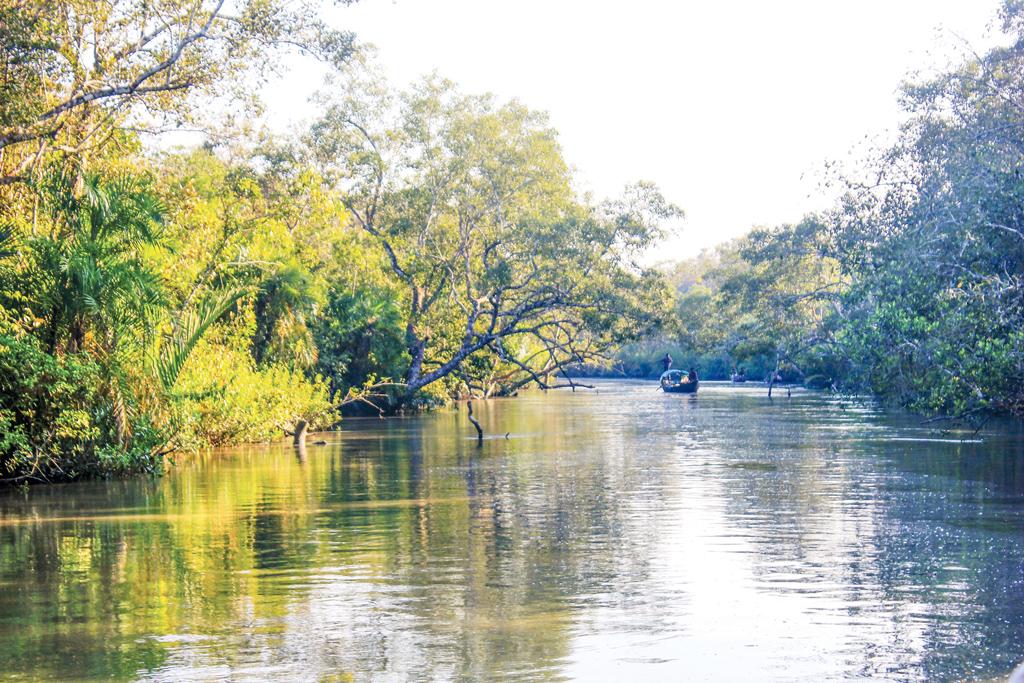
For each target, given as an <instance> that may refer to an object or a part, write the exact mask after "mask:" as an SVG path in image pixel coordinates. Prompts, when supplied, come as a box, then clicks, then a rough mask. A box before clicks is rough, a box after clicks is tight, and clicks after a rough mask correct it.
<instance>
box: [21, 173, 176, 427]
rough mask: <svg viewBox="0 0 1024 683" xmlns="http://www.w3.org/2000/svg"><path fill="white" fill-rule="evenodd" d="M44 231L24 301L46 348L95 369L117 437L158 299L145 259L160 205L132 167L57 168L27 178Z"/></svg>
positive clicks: (158, 224)
mask: <svg viewBox="0 0 1024 683" xmlns="http://www.w3.org/2000/svg"><path fill="white" fill-rule="evenodd" d="M35 189H36V191H37V192H38V196H39V199H40V205H41V207H42V208H43V210H44V212H45V215H46V217H47V218H48V222H49V227H50V230H49V234H48V235H46V236H43V237H38V238H33V239H30V240H29V241H28V245H27V246H28V250H29V251H28V254H29V256H30V258H31V261H32V264H33V266H34V267H33V268H32V269H31V271H32V273H31V276H32V277H34V278H36V279H37V280H38V283H37V284H38V285H39V286H37V287H32V288H31V290H30V291H31V295H30V296H31V297H32V299H33V301H32V302H31V307H32V308H33V309H35V312H36V316H37V318H39V319H41V320H43V321H44V325H43V329H44V330H45V338H44V339H43V342H44V344H45V345H46V346H47V348H48V350H49V352H50V353H51V354H54V355H61V354H77V353H89V354H90V355H91V356H92V357H93V358H94V359H95V360H96V361H97V362H98V364H99V366H100V368H101V369H102V374H103V376H102V378H101V381H102V383H103V393H105V394H106V395H107V396H108V398H109V399H110V404H109V406H107V407H105V408H102V410H103V411H104V412H107V413H108V416H109V418H110V420H111V422H112V423H113V429H114V430H115V432H116V439H117V442H118V443H120V444H121V445H122V446H126V445H127V443H128V440H129V439H130V437H131V427H130V423H131V420H130V411H131V408H130V405H131V400H130V397H131V395H132V393H133V391H132V389H133V387H132V386H130V382H129V379H128V375H129V374H130V372H129V369H132V368H134V367H136V366H137V365H138V363H137V361H138V360H139V359H140V358H141V353H142V351H143V349H144V347H145V345H146V343H147V340H148V339H149V338H150V335H151V330H152V329H153V328H154V322H155V320H156V318H157V316H158V315H159V314H160V312H161V311H162V310H163V308H164V306H165V299H164V292H163V284H162V281H161V279H160V276H159V275H158V274H157V273H156V271H155V270H153V269H152V268H151V267H150V266H149V265H148V264H147V262H146V260H145V258H144V255H145V251H146V250H147V249H154V248H161V247H162V246H163V242H162V226H163V216H164V207H163V205H162V203H161V202H160V200H159V199H158V198H157V196H156V194H155V193H154V192H153V191H152V189H151V188H150V187H149V185H148V184H147V183H146V182H145V181H144V180H143V179H140V178H138V177H135V176H130V175H126V174H125V175H119V176H116V177H113V178H103V177H101V176H99V175H96V174H87V175H85V176H82V177H81V178H79V182H78V183H77V186H76V183H75V182H74V181H73V180H72V177H71V176H70V175H69V174H67V173H63V172H60V171H51V172H49V173H46V174H44V175H43V176H42V178H41V179H40V181H39V182H38V183H37V184H36V186H35Z"/></svg>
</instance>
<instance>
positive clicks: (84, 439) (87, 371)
mask: <svg viewBox="0 0 1024 683" xmlns="http://www.w3.org/2000/svg"><path fill="white" fill-rule="evenodd" d="M103 374H104V368H102V367H101V366H100V365H99V364H98V363H96V362H95V361H93V360H92V359H91V358H89V356H87V355H85V354H76V355H69V356H64V357H63V358H56V357H54V356H53V355H51V354H49V353H46V352H45V351H44V350H43V349H42V348H41V346H40V344H39V342H38V341H36V340H35V339H33V338H32V337H21V338H18V337H14V336H11V335H9V334H3V335H0V482H4V483H17V482H25V481H29V482H31V481H53V480H56V479H73V478H76V477H79V476H99V475H102V476H109V475H112V474H127V473H138V472H158V471H160V469H161V468H162V465H163V457H162V455H160V453H159V452H158V450H157V447H158V446H159V445H160V444H161V443H162V441H163V435H162V434H160V433H159V432H158V431H157V430H155V429H154V428H153V427H152V425H150V424H149V423H148V421H147V420H145V419H143V420H140V421H139V422H138V423H137V424H136V425H135V426H134V435H133V439H132V442H131V444H130V445H129V446H127V447H125V446H120V445H118V443H117V432H118V426H117V424H116V418H115V415H114V412H113V410H112V409H111V407H110V405H109V404H108V402H107V400H106V397H105V396H104V395H103V393H104V392H103V387H104V384H105V382H104V379H103Z"/></svg>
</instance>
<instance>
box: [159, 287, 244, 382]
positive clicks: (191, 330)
mask: <svg viewBox="0 0 1024 683" xmlns="http://www.w3.org/2000/svg"><path fill="white" fill-rule="evenodd" d="M247 291H248V289H246V288H231V289H226V290H221V291H218V292H214V293H213V294H211V295H210V296H208V297H207V298H206V299H205V300H203V301H202V302H200V303H199V304H198V305H197V306H195V307H194V308H193V309H192V310H190V311H188V312H187V313H186V314H185V315H184V316H183V317H182V319H181V321H180V322H179V325H178V328H177V331H176V333H175V334H174V335H173V336H170V337H167V338H166V339H164V341H163V343H162V344H161V345H160V350H159V353H158V356H157V360H156V371H157V376H158V377H159V378H160V382H161V383H162V384H163V386H164V389H165V390H167V391H170V390H171V389H172V388H174V385H175V383H176V382H177V381H178V376H179V375H180V374H181V369H182V368H183V367H185V361H187V360H188V357H189V355H190V354H191V353H192V350H193V349H195V347H196V344H198V343H199V340H200V339H201V338H202V336H203V335H204V334H205V333H206V331H207V330H208V329H209V328H210V326H211V325H213V324H214V323H215V322H217V320H219V319H220V317H221V316H222V315H224V313H225V312H226V311H227V310H228V309H229V308H231V306H233V305H234V304H235V302H236V301H238V300H239V299H240V298H242V296H243V295H245V294H246V292H247Z"/></svg>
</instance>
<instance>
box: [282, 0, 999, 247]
mask: <svg viewBox="0 0 1024 683" xmlns="http://www.w3.org/2000/svg"><path fill="white" fill-rule="evenodd" d="M998 6H999V2H998V0H960V1H955V0H858V1H856V2H854V1H852V0H850V1H848V2H842V3H839V2H834V1H830V0H776V1H763V2H752V1H751V2H738V1H737V2H721V1H720V2H714V1H712V0H704V1H702V2H696V1H692V0H682V1H678V2H672V1H669V0H663V1H659V0H633V1H631V2H604V1H602V0H518V1H517V2H496V1H494V0H475V1H474V0H362V1H361V2H359V3H358V4H356V5H354V6H352V7H342V8H337V9H332V10H330V14H329V16H330V17H331V20H332V23H334V24H336V25H337V26H338V27H343V28H348V29H352V30H354V31H355V32H356V33H357V35H358V38H359V39H360V40H361V41H363V42H369V43H373V44H374V45H376V46H377V48H378V56H377V57H378V61H379V62H380V64H382V65H383V67H384V69H385V72H386V73H388V74H389V75H390V76H391V77H392V78H393V79H394V81H395V83H396V84H398V85H405V84H406V83H408V82H409V81H411V80H414V79H415V78H417V77H418V76H420V75H422V74H425V73H428V72H430V71H432V70H435V69H436V70H437V71H438V72H439V73H440V74H441V75H443V76H446V77H448V78H451V79H452V80H454V81H456V82H457V83H459V84H460V86H461V87H462V88H463V89H464V90H465V91H467V92H485V91H489V92H494V93H496V94H497V95H499V96H501V97H502V98H511V97H516V98H518V99H520V100H521V101H523V102H524V103H525V104H526V105H528V106H530V107H531V108H534V109H541V110H545V111H547V112H549V113H550V115H551V122H552V124H553V125H554V127H555V128H556V129H557V130H558V131H559V132H560V135H561V141H562V145H563V148H564V151H565V155H566V158H567V159H568V160H569V162H570V163H571V164H573V165H574V166H575V167H576V169H577V172H578V179H579V185H580V187H581V188H582V189H584V190H592V191H593V192H594V194H595V195H596V196H598V197H604V196H611V195H615V194H616V193H617V192H618V191H619V190H620V189H621V188H622V186H623V185H625V184H626V183H628V182H632V181H635V180H639V179H645V180H653V181H655V182H656V183H658V184H659V186H660V187H661V188H662V190H663V192H664V193H665V194H666V196H668V197H669V199H671V200H672V201H674V202H676V203H677V204H679V205H680V206H682V207H683V208H684V209H685V210H686V212H687V219H686V221H685V222H684V223H683V226H682V230H681V231H680V233H679V234H678V235H677V236H675V237H673V238H671V239H670V240H669V241H668V242H667V243H666V244H665V245H664V248H663V249H661V250H659V253H658V254H657V258H658V259H659V260H660V259H673V260H674V259H679V258H685V257H688V256H693V255H695V254H696V253H697V252H699V251H700V249H702V248H705V247H709V246H712V245H714V244H717V243H719V242H721V241H724V240H726V239H730V238H732V237H736V236H738V235H740V234H742V233H744V232H746V231H747V230H749V229H750V228H751V227H752V226H754V225H773V224H777V223H782V222H791V221H795V220H798V219H799V218H800V217H801V216H802V215H803V214H804V213H805V212H807V211H810V210H814V209H820V208H825V207H827V206H829V205H830V204H831V202H832V197H831V196H829V195H827V194H825V193H823V192H822V191H821V190H819V188H818V181H819V178H820V172H821V170H822V169H823V166H824V162H825V161H827V160H841V161H842V160H849V159H851V158H857V157H858V156H859V155H860V154H861V152H859V151H857V148H858V146H861V147H863V145H864V144H865V143H866V142H870V141H871V140H874V139H877V137H878V136H879V135H883V136H884V134H885V131H886V130H892V129H893V128H894V127H895V126H896V125H898V122H899V116H900V114H899V109H898V106H897V101H896V91H897V88H898V86H899V84H900V82H901V81H902V80H903V79H904V78H905V77H906V76H907V75H908V74H909V73H910V72H911V71H913V70H917V69H927V70H933V69H935V68H941V67H943V66H945V65H947V64H948V63H950V60H951V59H953V58H954V57H956V55H959V54H963V51H964V49H965V47H966V46H965V43H964V41H966V45H969V46H970V47H973V48H974V49H976V50H978V51H981V50H982V49H983V48H984V47H985V46H986V45H989V44H991V43H992V41H993V39H992V38H991V36H989V37H988V38H986V36H987V35H988V31H987V29H988V28H989V27H990V26H992V24H993V21H994V18H995V16H996V11H997V8H998ZM956 61H959V60H956ZM318 86H319V72H318V71H317V69H315V68H313V67H312V66H311V65H309V64H308V62H307V63H303V64H302V65H301V66H300V67H298V68H295V69H293V71H292V73H291V74H290V75H289V76H288V78H287V79H285V80H284V81H282V82H279V83H275V84H273V86H272V88H270V89H268V90H267V97H266V99H267V101H268V120H269V121H270V122H271V125H272V126H273V127H275V128H285V127H291V126H294V125H296V124H297V123H299V122H300V121H301V120H304V119H308V118H309V117H310V116H311V115H312V114H313V111H312V109H311V108H310V106H309V105H308V104H306V103H305V101H306V99H307V97H308V95H309V94H310V93H312V91H314V90H315V89H316V88H317V87H318ZM866 136H869V137H870V140H867V141H866V139H865V138H866ZM851 153H852V154H853V156H852V157H851Z"/></svg>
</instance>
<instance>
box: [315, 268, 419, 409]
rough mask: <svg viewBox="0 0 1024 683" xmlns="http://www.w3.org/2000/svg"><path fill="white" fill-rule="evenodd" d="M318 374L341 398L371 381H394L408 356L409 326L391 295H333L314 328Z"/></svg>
mask: <svg viewBox="0 0 1024 683" xmlns="http://www.w3.org/2000/svg"><path fill="white" fill-rule="evenodd" d="M315 339H316V346H317V349H318V350H319V360H318V363H317V371H318V372H319V373H321V374H322V375H323V376H324V377H326V378H328V379H329V380H330V383H331V390H332V392H335V393H337V392H340V393H341V395H342V396H344V395H345V394H347V393H348V391H349V389H351V388H358V387H361V386H363V385H365V384H367V382H370V383H375V382H376V381H378V380H379V381H394V379H395V378H399V377H401V376H402V374H403V372H404V370H405V367H406V364H407V363H408V357H407V356H406V351H405V325H404V321H403V320H402V315H401V312H400V311H399V309H398V302H397V301H396V300H395V298H394V295H393V293H392V292H390V291H387V290H376V289H372V288H369V287H363V288H359V289H357V290H355V291H339V290H333V291H332V292H331V293H330V294H329V295H328V302H327V306H326V308H325V309H324V311H323V315H322V316H321V317H320V318H319V319H318V323H317V326H316V329H315Z"/></svg>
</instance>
